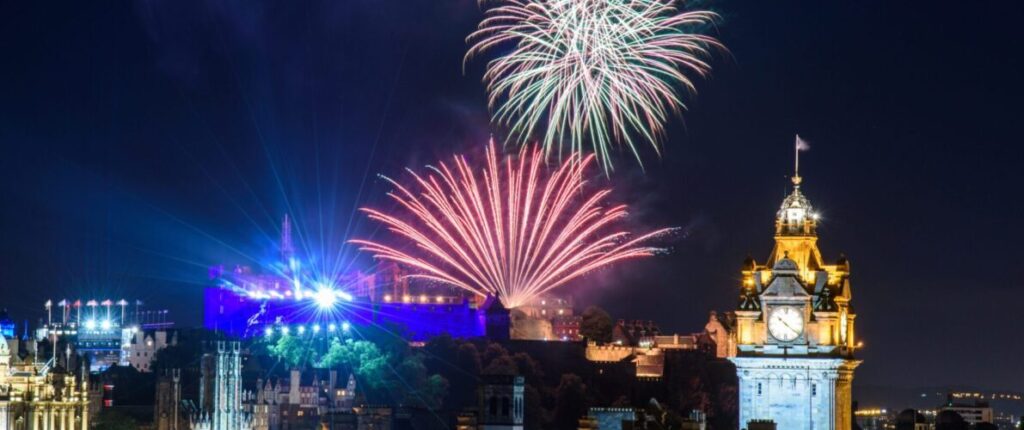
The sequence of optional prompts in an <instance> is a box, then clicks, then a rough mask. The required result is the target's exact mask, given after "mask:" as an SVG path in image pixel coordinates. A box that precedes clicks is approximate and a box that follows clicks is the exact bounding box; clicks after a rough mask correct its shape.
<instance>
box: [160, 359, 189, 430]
mask: <svg viewBox="0 0 1024 430" xmlns="http://www.w3.org/2000/svg"><path fill="white" fill-rule="evenodd" d="M155 403H156V404H155V405H154V407H153V427H154V428H155V430H188V425H189V420H188V417H187V416H186V415H185V413H184V412H185V411H184V408H183V407H182V406H183V404H182V398H181V370H180V369H171V370H170V371H168V372H166V373H164V374H162V375H160V377H159V378H157V382H156V399H155Z"/></svg>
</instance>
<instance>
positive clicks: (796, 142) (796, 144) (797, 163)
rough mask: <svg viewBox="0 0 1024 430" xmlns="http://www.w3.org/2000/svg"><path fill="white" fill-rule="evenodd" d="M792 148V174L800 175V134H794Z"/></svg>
mask: <svg viewBox="0 0 1024 430" xmlns="http://www.w3.org/2000/svg"><path fill="white" fill-rule="evenodd" d="M793 149H794V151H793V152H794V155H793V157H794V159H795V160H794V161H795V162H794V163H793V164H794V166H795V167H794V168H793V175H794V176H800V135H799V134H798V135H796V140H794V141H793Z"/></svg>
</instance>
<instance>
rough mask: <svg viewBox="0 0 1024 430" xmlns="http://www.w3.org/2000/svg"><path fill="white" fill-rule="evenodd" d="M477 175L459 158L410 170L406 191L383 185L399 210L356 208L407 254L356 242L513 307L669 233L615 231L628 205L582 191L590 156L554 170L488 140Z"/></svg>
mask: <svg viewBox="0 0 1024 430" xmlns="http://www.w3.org/2000/svg"><path fill="white" fill-rule="evenodd" d="M486 158H487V162H486V166H484V167H483V168H481V169H480V170H479V171H477V170H476V169H475V168H474V166H473V165H471V164H470V163H469V162H467V161H466V158H465V157H463V156H455V157H453V161H452V163H451V164H448V163H444V162H442V163H440V164H439V165H438V166H436V167H430V168H429V169H430V170H429V172H428V173H427V174H426V175H422V174H417V173H416V172H414V171H412V170H409V173H410V175H411V176H412V183H411V185H408V186H407V185H403V184H401V183H399V182H397V181H394V180H391V179H387V178H385V179H387V180H388V181H389V182H391V183H392V184H393V185H394V187H395V188H396V190H395V191H393V192H391V193H389V194H388V195H389V196H390V197H391V198H392V199H393V200H394V201H395V202H397V203H398V207H399V213H396V214H390V213H385V212H383V211H380V210H376V209H369V208H363V209H362V211H363V212H365V213H367V214H368V216H369V217H370V218H371V219H373V220H376V221H379V222H380V223H382V224H383V225H385V226H386V227H387V228H388V230H390V231H391V232H392V233H393V234H395V235H397V236H398V237H399V238H400V239H401V241H402V242H406V243H410V244H411V245H415V246H410V247H406V248H405V249H399V248H396V247H393V246H389V245H385V244H381V243H378V242H371V241H367V240H353V241H352V242H353V243H356V244H358V245H360V246H361V249H363V250H365V251H369V252H371V253H373V254H374V256H375V257H376V258H378V259H384V260H391V261H395V262H398V263H400V264H404V265H406V266H408V267H410V268H413V269H414V270H415V274H414V275H411V277H416V278H421V279H426V280H429V281H435V282H440V283H444V284H449V285H454V286H457V287H460V288H462V289H465V290H467V291H470V292H472V293H475V294H477V295H480V296H494V297H497V298H498V299H500V300H501V302H502V304H503V305H505V306H506V307H509V308H514V307H517V306H520V305H522V304H524V303H526V302H528V301H530V300H531V299H532V298H534V297H536V296H537V295H540V294H543V293H545V292H547V291H550V290H551V289H554V288H557V287H559V286H561V285H564V284H565V283H566V282H569V281H570V280H572V279H575V278H577V277H579V276H581V275H583V274H585V273H587V272H589V271H591V270H594V269H597V268H600V267H603V266H607V265H609V264H612V263H614V262H617V261H621V260H625V259H630V258H637V257H644V256H650V255H652V254H654V253H656V252H658V251H660V249H659V248H655V247H651V246H647V245H645V244H646V243H647V242H649V241H650V240H651V239H652V238H653V237H655V236H658V235H662V234H665V233H667V232H669V231H671V229H661V230H657V231H654V232H650V233H647V234H643V235H638V236H635V235H633V234H631V233H629V232H627V231H623V230H618V229H615V225H616V224H617V222H618V221H620V220H622V218H623V217H625V216H626V206H625V205H614V206H609V207H604V206H603V205H602V203H603V201H604V200H605V198H606V197H607V196H608V194H609V193H610V192H611V190H609V189H603V190H599V191H596V192H587V190H585V185H586V183H587V181H586V179H585V178H584V175H585V173H586V172H587V170H588V169H589V166H591V165H592V164H593V162H594V156H593V155H592V154H591V155H588V156H583V157H579V158H574V160H578V161H579V162H574V161H572V160H567V161H566V162H565V163H563V164H562V165H561V166H560V167H558V168H556V169H554V170H553V171H551V172H550V173H548V172H547V170H548V169H546V168H545V165H544V161H543V160H544V156H543V154H542V153H541V151H540V149H538V148H533V149H528V147H526V146H524V147H523V148H522V149H521V150H520V152H519V155H518V157H507V158H505V160H504V162H502V161H501V160H499V159H498V155H497V150H496V149H495V145H494V144H493V143H492V144H491V145H489V146H488V147H487V156H486Z"/></svg>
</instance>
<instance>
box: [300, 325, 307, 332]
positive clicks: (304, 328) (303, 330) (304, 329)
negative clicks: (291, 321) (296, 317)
mask: <svg viewBox="0 0 1024 430" xmlns="http://www.w3.org/2000/svg"><path fill="white" fill-rule="evenodd" d="M305 332H306V327H305V326H301V325H300V326H299V334H302V333H305Z"/></svg>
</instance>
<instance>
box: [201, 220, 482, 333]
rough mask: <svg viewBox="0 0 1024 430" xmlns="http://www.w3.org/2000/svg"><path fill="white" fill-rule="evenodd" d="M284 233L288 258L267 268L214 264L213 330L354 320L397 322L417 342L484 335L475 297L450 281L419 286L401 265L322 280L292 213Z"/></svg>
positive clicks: (207, 312)
mask: <svg viewBox="0 0 1024 430" xmlns="http://www.w3.org/2000/svg"><path fill="white" fill-rule="evenodd" d="M281 232H282V233H281V242H280V254H281V260H280V261H278V262H274V263H272V264H268V265H267V267H265V268H264V269H265V271H259V272H257V271H254V270H252V269H251V268H249V267H244V266H239V267H236V268H234V269H232V270H225V269H224V267H222V266H217V267H214V268H212V269H211V270H210V278H211V280H212V282H213V283H214V285H213V286H210V287H207V288H206V290H205V292H204V297H203V299H204V305H205V306H204V325H205V326H206V328H208V329H211V330H219V331H222V332H225V333H226V334H229V335H231V336H236V337H252V336H257V335H261V334H263V333H264V331H265V330H266V329H267V328H268V327H281V326H299V327H311V326H312V325H313V324H319V325H323V326H325V327H326V325H327V324H336V325H339V326H340V325H341V324H342V323H345V322H350V323H352V324H393V325H397V326H399V327H401V328H403V329H404V330H405V332H406V334H407V335H408V336H409V337H410V338H412V339H413V340H425V339H428V338H430V337H433V336H436V335H439V334H442V333H448V334H450V335H452V336H454V337H477V336H483V335H484V315H483V313H482V312H480V311H478V309H477V307H478V306H477V304H476V303H475V301H474V300H473V299H472V298H471V297H468V296H466V295H464V294H462V293H459V292H456V291H454V290H450V289H447V288H444V287H435V288H430V289H429V290H428V289H422V290H416V289H415V288H413V287H412V286H410V285H409V283H408V282H407V281H406V279H405V278H404V276H403V275H404V273H403V272H402V271H401V269H400V268H399V267H398V266H396V265H394V264H384V265H382V266H381V268H380V270H378V271H377V272H376V273H369V274H368V273H363V272H360V271H353V272H350V273H346V274H340V275H334V276H331V278H330V279H323V277H320V276H317V275H314V274H312V273H310V271H309V270H308V268H306V267H304V265H303V262H302V260H300V259H298V258H296V256H295V253H294V246H293V244H292V240H291V223H290V220H289V219H288V217H285V219H284V222H283V223H282V226H281ZM439 291H440V293H439Z"/></svg>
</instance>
